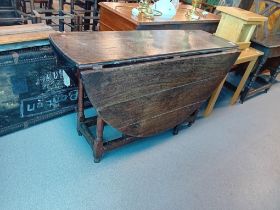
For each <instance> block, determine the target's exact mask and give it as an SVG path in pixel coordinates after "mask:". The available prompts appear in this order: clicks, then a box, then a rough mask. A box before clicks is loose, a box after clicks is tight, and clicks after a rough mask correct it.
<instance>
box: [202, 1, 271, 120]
mask: <svg viewBox="0 0 280 210" xmlns="http://www.w3.org/2000/svg"><path fill="white" fill-rule="evenodd" d="M217 10H219V11H221V13H222V18H221V21H220V23H219V26H218V29H217V31H216V33H215V35H216V36H219V37H221V38H224V39H226V40H229V41H231V42H233V43H235V44H237V45H238V46H239V49H241V50H242V51H241V54H240V56H239V57H238V59H237V61H236V62H235V65H238V64H242V63H246V62H249V65H248V66H247V68H246V70H245V73H244V75H243V77H242V79H241V81H240V83H239V85H238V87H237V89H236V91H235V93H234V95H233V97H232V99H231V101H230V104H235V103H236V102H237V100H238V98H239V95H240V93H241V91H242V90H243V88H244V85H245V83H246V81H247V79H248V77H249V75H250V73H251V72H252V70H253V68H254V66H255V64H256V62H257V60H258V58H259V57H260V56H261V55H263V53H262V52H260V51H258V50H256V49H254V48H250V47H249V46H250V44H251V42H250V40H251V38H252V36H253V34H254V31H255V29H256V26H257V25H264V22H265V21H266V20H267V18H266V17H264V16H261V15H258V14H255V13H253V12H250V11H246V10H243V9H240V8H235V7H223V6H219V7H217ZM226 78H227V76H226V77H225V78H224V80H223V81H222V82H221V83H220V85H219V86H218V87H217V88H216V90H215V91H214V92H213V94H212V96H211V98H210V101H209V103H208V106H207V107H206V110H205V112H204V116H209V115H210V114H211V112H212V111H213V108H214V106H215V103H216V101H217V99H218V97H219V94H220V92H221V90H222V88H223V85H224V83H225V82H226Z"/></svg>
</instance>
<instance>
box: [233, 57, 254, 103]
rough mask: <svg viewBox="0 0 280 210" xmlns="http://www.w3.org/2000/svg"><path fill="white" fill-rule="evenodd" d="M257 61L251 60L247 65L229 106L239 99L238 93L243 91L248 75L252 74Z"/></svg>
mask: <svg viewBox="0 0 280 210" xmlns="http://www.w3.org/2000/svg"><path fill="white" fill-rule="evenodd" d="M257 60H258V59H257V58H256V59H254V60H252V61H251V62H250V63H249V65H248V67H247V69H246V71H245V73H244V75H243V77H242V79H241V81H240V83H239V85H238V87H237V89H236V91H235V92H234V95H233V96H232V98H231V101H230V104H231V105H233V104H235V103H236V102H237V100H238V98H239V96H240V93H241V91H242V90H243V88H244V85H245V83H246V81H247V79H248V77H249V76H250V73H251V72H252V70H253V68H254V66H255V64H256V62H257Z"/></svg>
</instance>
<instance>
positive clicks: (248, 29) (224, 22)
mask: <svg viewBox="0 0 280 210" xmlns="http://www.w3.org/2000/svg"><path fill="white" fill-rule="evenodd" d="M217 10H218V11H220V12H221V13H222V18H221V21H220V23H219V26H218V29H217V31H216V33H215V35H216V36H219V37H222V38H224V39H227V40H229V41H231V42H233V43H235V44H237V45H239V48H240V49H246V48H248V47H249V46H250V44H251V42H250V40H251V38H252V36H253V34H254V32H255V29H256V26H257V25H263V24H264V22H265V21H267V17H264V16H262V15H258V14H256V13H253V12H250V11H247V10H243V9H240V8H236V7H224V6H218V7H217Z"/></svg>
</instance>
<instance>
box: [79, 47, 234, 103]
mask: <svg viewBox="0 0 280 210" xmlns="http://www.w3.org/2000/svg"><path fill="white" fill-rule="evenodd" d="M231 57H232V54H231V53H228V52H225V53H213V54H206V55H200V56H191V57H189V58H188V63H187V64H186V62H185V59H186V58H178V59H177V60H176V61H174V59H172V60H161V61H157V62H151V63H150V64H149V65H147V64H146V63H142V64H136V65H128V66H123V67H115V68H108V69H106V68H105V69H102V68H101V69H99V70H98V69H97V70H94V73H93V71H85V72H82V75H83V79H84V80H85V81H86V82H85V83H86V84H91V83H92V84H95V87H94V89H93V90H92V91H91V92H90V93H91V95H92V94H94V97H95V98H97V99H96V100H95V101H94V103H93V104H94V106H96V107H99V108H102V107H104V106H110V105H114V104H118V103H121V102H123V101H129V100H132V99H134V98H135V97H137V96H139V95H149V94H151V89H152V91H154V92H157V91H166V90H169V89H173V88H176V87H178V86H183V85H185V84H189V83H196V82H198V81H201V80H206V79H208V78H212V77H213V78H215V77H217V76H220V75H221V71H222V70H221V69H224V67H222V65H223V64H224V63H228V62H229V61H228V60H229V59H230V58H231ZM200 61H201V62H200ZM205 63H207V69H205ZM217 67H220V69H219V68H217ZM159 69H160V71H159ZM227 70H228V69H224V71H227ZM143 74H144V75H143ZM143 76H144V77H145V78H149V79H143ZM89 80H90V81H91V82H89ZM131 87H133V88H131ZM88 88H89V87H88ZM123 93H125V94H123Z"/></svg>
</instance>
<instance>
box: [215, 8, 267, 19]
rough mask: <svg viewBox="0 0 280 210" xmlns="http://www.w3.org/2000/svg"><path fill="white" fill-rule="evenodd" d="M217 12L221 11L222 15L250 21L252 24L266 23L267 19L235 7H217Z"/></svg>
mask: <svg viewBox="0 0 280 210" xmlns="http://www.w3.org/2000/svg"><path fill="white" fill-rule="evenodd" d="M217 10H218V11H221V12H223V13H226V14H229V15H232V16H235V17H238V18H240V19H242V20H245V21H252V22H254V21H257V22H258V21H261V22H264V21H267V19H268V18H267V17H264V16H262V15H259V14H256V13H254V12H250V11H247V10H243V9H240V8H236V7H225V6H218V7H217Z"/></svg>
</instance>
